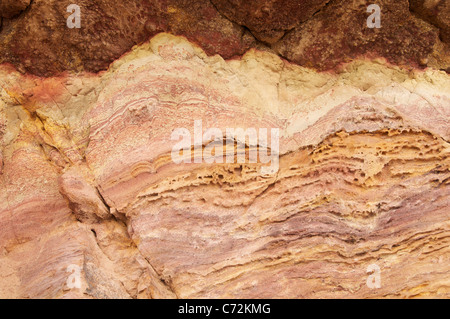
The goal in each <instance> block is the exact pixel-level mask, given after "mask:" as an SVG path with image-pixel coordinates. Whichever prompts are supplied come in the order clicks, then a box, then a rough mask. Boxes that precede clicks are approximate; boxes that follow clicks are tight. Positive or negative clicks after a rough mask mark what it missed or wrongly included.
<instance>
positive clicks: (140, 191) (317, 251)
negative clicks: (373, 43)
mask: <svg viewBox="0 0 450 319" xmlns="http://www.w3.org/2000/svg"><path fill="white" fill-rule="evenodd" d="M61 2H64V1H61ZM230 2H231V1H230ZM397 2H398V3H399V5H400V6H401V5H403V4H404V3H403V2H402V1H397ZM35 3H36V8H38V4H39V1H37V0H36V1H33V5H34V4H35ZM55 3H56V2H55ZM274 3H275V2H274ZM277 3H278V2H277ZM217 7H218V8H220V6H219V5H217ZM330 8H333V4H329V5H328V7H327V9H324V10H331V9H330ZM229 14H230V15H233V14H234V13H233V11H230V12H229ZM322 14H325V13H319V14H317V15H314V17H313V18H312V19H322V18H321V15H322ZM21 18H22V19H24V17H21ZM21 18H19V19H21ZM230 19H231V18H230ZM235 20H236V21H237V22H239V21H238V18H235ZM251 21H252V20H251V19H249V21H248V23H251ZM271 21H274V22H273V23H275V24H276V21H277V20H276V19H275V18H274V20H271ZM311 21H312V20H311ZM11 23H13V22H11ZM14 23H17V22H14ZM309 23H310V22H307V25H309ZM311 23H312V22H311ZM386 23H388V22H386ZM424 23H425V22H424ZM233 25H234V24H233ZM249 25H250V24H249ZM234 26H235V25H234ZM250 26H252V25H250ZM250 26H249V28H250ZM252 27H253V26H252ZM254 27H255V28H256V27H258V26H257V25H255V26H254ZM289 27H291V25H287V26H282V27H280V28H282V29H283V28H289ZM305 27H306V26H305V25H304V26H297V27H296V28H300V29H301V28H305ZM296 28H295V29H294V30H293V31H291V33H289V34H288V35H287V36H286V37H285V38H283V39H282V40H281V41H282V43H283V44H285V45H287V43H290V42H289V41H292V40H289V39H288V37H294V36H296V34H297V32H298V30H297V29H296ZM426 28H429V30H430V31H429V33H426V32H425V34H424V35H427V36H424V37H422V38H421V39H417V41H418V42H417V43H416V42H414V43H415V44H414V46H412V47H413V48H415V49H417V48H419V47H420V45H422V44H423V50H424V51H416V52H417V56H416V57H421V56H420V54H422V53H423V54H425V53H424V52H428V51H427V50H428V49H429V48H430V46H432V45H433V43H434V42H433V41H438V40H436V37H435V34H436V32H437V31H436V30H434V29H433V28H432V27H430V26H429V25H427V26H426ZM238 29H239V28H238ZM411 30H412V31H410V32H411V33H410V35H414V32H415V31H414V30H416V31H417V32H422V31H419V30H422V29H420V28H419V27H417V28H412V29H411ZM433 30H434V31H433ZM3 32H4V31H3ZM80 32H85V31H80ZM311 32H312V31H311ZM427 32H428V31H427ZM428 35H429V37H428ZM430 39H432V40H430ZM130 41H131V40H130ZM414 41H416V40H414ZM427 41H430V42H427ZM117 42H120V41H119V40H118V41H117ZM299 45H300V46H302V45H303V44H302V42H301V41H300V44H299ZM49 47H51V45H50V46H48V47H46V46H43V48H42V50H47V49H48V48H49ZM89 50H90V49H89ZM21 52H22V51H21ZM24 52H26V51H24ZM117 52H119V51H117ZM348 52H350V53H351V54H353V49H352V50H350V51H348ZM376 52H382V51H376ZM408 52H409V53H408ZM410 52H413V51H405V55H402V56H398V55H395V56H396V57H397V56H398V57H399V59H400V58H401V59H403V58H404V57H407V56H409V55H408V54H413V53H410ZM209 53H210V52H209ZM209 53H206V52H205V51H203V50H202V49H201V48H200V47H198V46H196V45H195V44H193V42H189V41H188V40H187V39H185V38H183V37H177V36H174V35H170V34H167V33H160V34H158V35H156V36H155V37H153V38H152V39H151V40H150V41H149V42H146V43H144V44H142V45H140V46H136V47H134V48H133V49H132V51H131V52H129V53H127V54H126V55H124V56H122V57H121V58H120V59H118V60H116V61H115V62H114V63H113V64H112V65H111V66H110V68H109V69H108V70H107V71H106V72H102V73H100V74H91V73H79V74H72V73H69V74H67V73H66V74H63V75H58V76H54V77H48V78H42V77H37V76H34V75H29V74H25V75H23V74H21V73H20V72H17V71H16V70H15V69H14V68H13V67H11V66H10V65H2V66H1V67H0V85H1V88H0V137H1V138H2V139H1V141H2V144H1V156H0V229H1V230H2V231H1V232H0V243H1V245H0V297H8V298H11V297H13V298H14V297H31V298H37V297H39V298H72V297H75V298H187V297H192V298H201V297H233V298H235V297H236V298H237V297H239V298H280V297H287V298H311V297H324V298H327V297H331V298H355V297H356V298H359V297H361V298H380V297H396V298H405V297H406V298H411V297H442V298H449V297H450V269H449V266H448V265H449V259H450V248H449V247H450V246H449V244H450V212H449V204H450V196H449V195H450V156H449V155H450V144H449V139H450V126H449V120H450V92H449V87H450V78H449V76H448V74H447V73H445V72H443V71H439V70H436V69H433V68H428V69H426V70H418V69H413V68H403V67H399V66H394V65H392V64H390V63H388V62H387V61H386V60H385V59H381V58H378V59H368V57H367V58H366V59H362V58H361V59H355V60H353V61H350V63H348V64H345V65H340V66H339V67H336V68H334V69H333V72H318V71H316V70H313V69H310V68H306V67H302V66H299V65H297V64H295V63H291V62H288V61H286V60H283V59H281V58H280V57H279V56H278V55H276V54H274V53H273V52H268V51H265V50H257V49H251V50H249V51H248V52H247V53H245V54H244V55H243V56H242V57H241V58H239V59H233V60H224V59H223V58H222V57H221V56H220V55H214V56H211V55H209ZM350 53H349V54H350ZM419 53H420V54H419ZM58 54H59V53H58ZM414 54H416V53H414ZM102 57H104V56H102ZM47 58H48V57H47ZM98 58H100V57H98ZM330 59H331V58H330ZM331 60H332V59H331ZM18 61H20V60H18ZM81 61H88V62H89V61H91V60H89V59H87V60H83V59H81ZM98 61H99V60H98V59H96V60H94V61H91V62H92V63H98ZM105 61H106V60H105ZM314 61H316V62H317V61H319V60H314ZM327 61H328V60H327ZM325 62H326V61H325ZM49 65H50V63H49ZM414 65H415V64H414V63H413V62H411V64H410V66H412V67H413V66H414ZM41 66H42V65H39V64H38V65H37V66H36V67H41ZM36 70H37V69H36ZM38 73H39V72H38ZM195 120H202V132H205V131H206V130H207V129H208V128H211V127H216V128H219V129H221V130H222V131H225V130H226V128H237V127H240V128H244V129H247V128H267V129H271V128H278V129H279V130H280V137H279V144H280V147H279V155H280V158H279V170H278V171H276V172H274V173H273V174H262V173H261V170H260V168H261V167H262V166H264V165H265V164H263V163H261V162H258V163H254V164H252V163H248V162H246V163H237V162H235V163H230V164H219V163H213V164H208V163H205V162H201V163H181V164H175V163H174V162H173V161H172V158H171V150H172V147H173V146H174V143H175V141H172V140H171V133H172V132H173V130H175V129H177V128H186V129H187V130H188V131H190V132H191V134H192V135H193V134H194V133H195V132H194V127H195ZM271 138H273V136H272V137H271ZM268 145H272V144H271V143H270V141H268ZM252 147H256V148H261V145H250V144H248V145H247V151H246V152H248V153H249V152H250V149H251V148H252ZM202 150H203V149H202V148H200V150H199V149H198V148H195V147H194V148H190V149H189V150H188V151H187V154H184V155H187V156H188V157H192V158H198V157H199V156H201V154H202ZM203 151H204V150H203ZM232 155H233V156H234V155H236V156H237V149H234V150H233V154H232ZM373 264H376V265H377V266H378V267H379V268H380V271H381V286H380V288H377V289H371V288H370V287H369V286H367V285H366V280H367V278H368V276H369V275H370V273H368V272H367V269H368V266H369V265H373ZM70 265H76V266H78V267H80V269H81V287H80V288H70V287H69V286H68V284H67V280H68V276H69V275H70V272H68V267H69V266H70Z"/></svg>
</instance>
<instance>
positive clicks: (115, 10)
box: [0, 0, 450, 76]
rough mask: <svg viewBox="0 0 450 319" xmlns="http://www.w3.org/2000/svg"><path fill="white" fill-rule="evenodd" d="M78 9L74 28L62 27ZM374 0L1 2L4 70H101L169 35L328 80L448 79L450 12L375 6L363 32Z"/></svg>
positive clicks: (388, 3)
mask: <svg viewBox="0 0 450 319" xmlns="http://www.w3.org/2000/svg"><path fill="white" fill-rule="evenodd" d="M71 4H77V5H78V6H79V7H80V10H81V15H80V19H81V20H80V22H81V27H80V28H73V29H70V28H68V26H67V23H66V20H67V19H68V18H69V16H70V15H71V12H67V8H68V6H69V5H71ZM370 4H373V1H370V0H352V1H347V0H302V1H298V0H257V1H243V0H242V1H241V0H124V1H119V2H117V1H116V2H114V5H112V4H111V1H109V0H89V1H88V0H79V1H72V0H34V1H31V2H30V1H25V0H23V1H2V4H1V6H0V17H3V18H1V19H2V23H1V26H0V44H1V45H0V63H10V64H12V65H14V67H15V68H16V69H17V70H18V71H19V72H22V73H31V74H35V75H39V76H53V75H58V74H60V73H62V72H64V71H72V72H80V71H86V72H94V73H97V72H99V71H105V70H107V68H108V66H109V64H110V63H112V62H113V61H115V60H116V59H118V58H119V57H120V56H122V55H123V54H125V53H126V52H128V51H130V50H131V48H132V47H133V46H134V45H136V44H141V43H143V42H145V41H147V40H148V39H149V38H151V37H152V36H154V35H155V34H157V33H159V32H162V31H165V32H170V33H172V34H176V35H182V36H185V37H186V38H187V39H189V40H190V41H192V42H194V43H196V44H198V45H199V46H201V47H202V48H203V49H204V51H205V52H206V53H207V54H208V55H215V54H219V55H221V56H222V57H223V58H224V59H231V58H237V57H239V56H242V54H244V53H245V52H246V51H247V50H248V49H249V48H259V49H263V50H268V51H271V52H274V53H276V54H279V55H280V56H282V57H283V58H286V59H288V60H289V61H291V62H294V63H296V64H299V65H301V66H306V67H310V68H313V69H317V70H331V71H334V70H335V69H336V68H338V67H339V66H341V64H343V63H348V62H350V61H351V60H352V59H355V58H362V57H369V58H385V59H387V60H388V62H390V63H393V64H396V65H402V66H409V67H411V68H424V67H426V66H429V67H433V68H435V69H441V70H449V68H450V56H449V51H450V50H449V45H450V43H449V39H448V26H449V24H448V17H449V2H448V1H446V0H441V1H410V2H409V1H408V0H380V1H378V2H377V4H378V5H379V6H380V7H381V28H380V29H376V28H375V29H370V28H368V27H367V22H366V20H367V18H368V17H369V15H370V12H369V13H368V12H367V7H368V6H369V5H370Z"/></svg>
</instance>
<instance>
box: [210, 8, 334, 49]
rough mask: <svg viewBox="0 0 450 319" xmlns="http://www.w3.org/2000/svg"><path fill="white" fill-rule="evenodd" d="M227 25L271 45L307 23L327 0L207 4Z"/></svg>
mask: <svg viewBox="0 0 450 319" xmlns="http://www.w3.org/2000/svg"><path fill="white" fill-rule="evenodd" d="M211 2H212V3H213V4H214V5H215V6H216V8H217V9H218V10H219V11H220V12H221V13H222V14H223V15H225V16H226V17H227V18H228V19H230V20H231V21H234V22H236V23H238V24H240V25H243V26H246V27H247V28H249V29H250V30H251V31H252V33H253V35H255V36H256V37H257V38H258V39H259V40H261V41H263V42H268V43H274V42H276V41H277V40H279V39H280V38H281V37H282V36H283V35H284V33H285V32H286V31H287V30H290V29H292V28H294V27H295V26H297V25H299V24H300V23H302V22H304V21H306V20H308V19H309V18H311V16H312V15H313V14H314V13H315V12H317V11H318V10H320V9H321V8H322V7H323V6H325V4H326V3H327V2H329V0H301V1H298V0H254V1H247V0H211Z"/></svg>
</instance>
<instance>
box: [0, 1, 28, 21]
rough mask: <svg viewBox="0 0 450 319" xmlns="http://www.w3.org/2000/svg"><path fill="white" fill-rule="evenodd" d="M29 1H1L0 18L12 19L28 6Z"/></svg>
mask: <svg viewBox="0 0 450 319" xmlns="http://www.w3.org/2000/svg"><path fill="white" fill-rule="evenodd" d="M30 2H31V0H2V1H0V18H1V17H3V18H8V19H10V18H13V17H14V16H16V15H18V14H20V13H21V12H22V11H23V10H25V9H26V8H27V7H28V6H29V5H30ZM0 25H1V24H0Z"/></svg>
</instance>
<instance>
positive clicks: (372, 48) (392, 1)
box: [274, 0, 439, 70]
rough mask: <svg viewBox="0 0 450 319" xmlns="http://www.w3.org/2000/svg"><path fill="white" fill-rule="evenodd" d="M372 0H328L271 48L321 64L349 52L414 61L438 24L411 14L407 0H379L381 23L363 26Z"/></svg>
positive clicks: (325, 66)
mask: <svg viewBox="0 0 450 319" xmlns="http://www.w3.org/2000/svg"><path fill="white" fill-rule="evenodd" d="M371 3H372V1H364V0H363V1H344V0H338V1H333V2H332V3H330V4H329V5H328V6H327V7H326V8H324V9H323V10H322V11H321V12H320V13H318V14H317V15H315V16H314V17H313V18H311V19H310V20H308V21H307V22H306V23H304V24H301V25H300V26H298V27H297V28H295V29H294V30H293V31H292V32H290V33H289V34H287V35H286V36H285V37H284V38H283V39H282V40H281V41H280V42H278V43H277V44H276V45H275V46H274V48H275V50H276V51H277V52H278V53H279V54H281V55H282V56H284V57H286V58H287V59H289V60H291V61H293V62H295V63H298V64H300V65H304V66H309V67H314V68H317V69H320V70H329V69H333V68H335V67H336V66H338V65H339V64H341V63H345V62H349V61H351V60H352V59H354V58H357V57H361V56H367V57H372V58H373V57H384V58H386V59H387V60H388V61H389V62H391V63H393V64H400V65H408V66H413V67H419V66H423V65H424V64H425V65H426V61H427V57H428V56H429V55H430V54H431V53H432V52H433V47H434V45H435V44H436V42H438V41H439V38H438V30H437V29H436V28H434V27H432V26H431V25H428V24H426V23H423V21H421V20H418V19H415V18H414V17H412V15H411V14H410V12H409V6H408V1H406V0H381V1H378V3H379V6H380V8H381V28H369V27H367V18H368V17H369V16H370V13H367V7H368V6H369V4H371Z"/></svg>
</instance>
